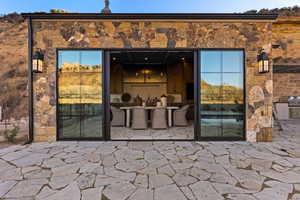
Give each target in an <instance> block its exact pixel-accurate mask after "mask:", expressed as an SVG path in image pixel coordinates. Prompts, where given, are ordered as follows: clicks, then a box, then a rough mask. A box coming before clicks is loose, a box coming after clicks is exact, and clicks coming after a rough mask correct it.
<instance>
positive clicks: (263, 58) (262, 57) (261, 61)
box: [257, 50, 270, 73]
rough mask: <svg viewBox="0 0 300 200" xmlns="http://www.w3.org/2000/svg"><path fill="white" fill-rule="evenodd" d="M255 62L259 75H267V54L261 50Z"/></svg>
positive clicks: (268, 64) (268, 67) (268, 63)
mask: <svg viewBox="0 0 300 200" xmlns="http://www.w3.org/2000/svg"><path fill="white" fill-rule="evenodd" d="M257 62H258V72H259V73H268V72H269V71H270V61H269V57H268V54H267V53H266V52H264V51H263V50H261V51H260V53H259V55H258V56H257Z"/></svg>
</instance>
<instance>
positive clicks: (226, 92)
mask: <svg viewBox="0 0 300 200" xmlns="http://www.w3.org/2000/svg"><path fill="white" fill-rule="evenodd" d="M201 93H202V95H201V103H202V104H243V89H242V88H239V87H235V86H230V85H222V86H220V85H210V84H208V83H207V82H205V81H204V80H202V81H201Z"/></svg>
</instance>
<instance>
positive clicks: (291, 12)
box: [245, 6, 300, 17]
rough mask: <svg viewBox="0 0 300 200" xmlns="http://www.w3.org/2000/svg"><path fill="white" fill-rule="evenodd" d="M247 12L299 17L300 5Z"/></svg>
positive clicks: (248, 12)
mask: <svg viewBox="0 0 300 200" xmlns="http://www.w3.org/2000/svg"><path fill="white" fill-rule="evenodd" d="M245 14H278V16H279V17H299V16H300V7H299V6H293V7H284V8H274V9H261V10H249V11H247V12H245Z"/></svg>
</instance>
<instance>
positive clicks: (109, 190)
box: [0, 122, 300, 200]
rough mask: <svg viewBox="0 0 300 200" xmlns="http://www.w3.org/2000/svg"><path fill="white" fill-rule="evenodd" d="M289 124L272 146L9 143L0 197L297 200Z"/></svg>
mask: <svg viewBox="0 0 300 200" xmlns="http://www.w3.org/2000/svg"><path fill="white" fill-rule="evenodd" d="M289 123H290V122H285V124H283V128H284V132H278V131H276V130H275V137H274V142H272V143H247V142H56V143H34V144H31V145H25V146H20V145H18V146H11V147H8V148H5V149H1V150H0V199H1V200H2V199H3V200H9V199H10V200H16V199H18V200H20V199H22V200H27V199H28V200H29V199H37V200H60V199H62V200H68V199H70V200H71V199H72V200H90V199H103V200H140V199H145V200H169V199H170V200H185V199H188V200H206V199H207V200H223V199H226V200H241V199H242V200H268V199H270V200H271V199H272V200H274V199H276V200H299V199H300V133H297V132H296V131H295V130H300V123H295V124H292V126H291V127H292V128H290V126H289ZM298 124H299V125H298ZM296 126H297V127H298V129H296V128H295V127H296Z"/></svg>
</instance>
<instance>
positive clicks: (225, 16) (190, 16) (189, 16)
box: [22, 13, 277, 20]
mask: <svg viewBox="0 0 300 200" xmlns="http://www.w3.org/2000/svg"><path fill="white" fill-rule="evenodd" d="M22 16H23V17H25V18H31V19H108V20H135V19H137V20H138V19H146V20H156V19H162V20H174V19H175V20H275V19H276V18H277V15H273V14H237V13H110V14H103V13H22Z"/></svg>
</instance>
